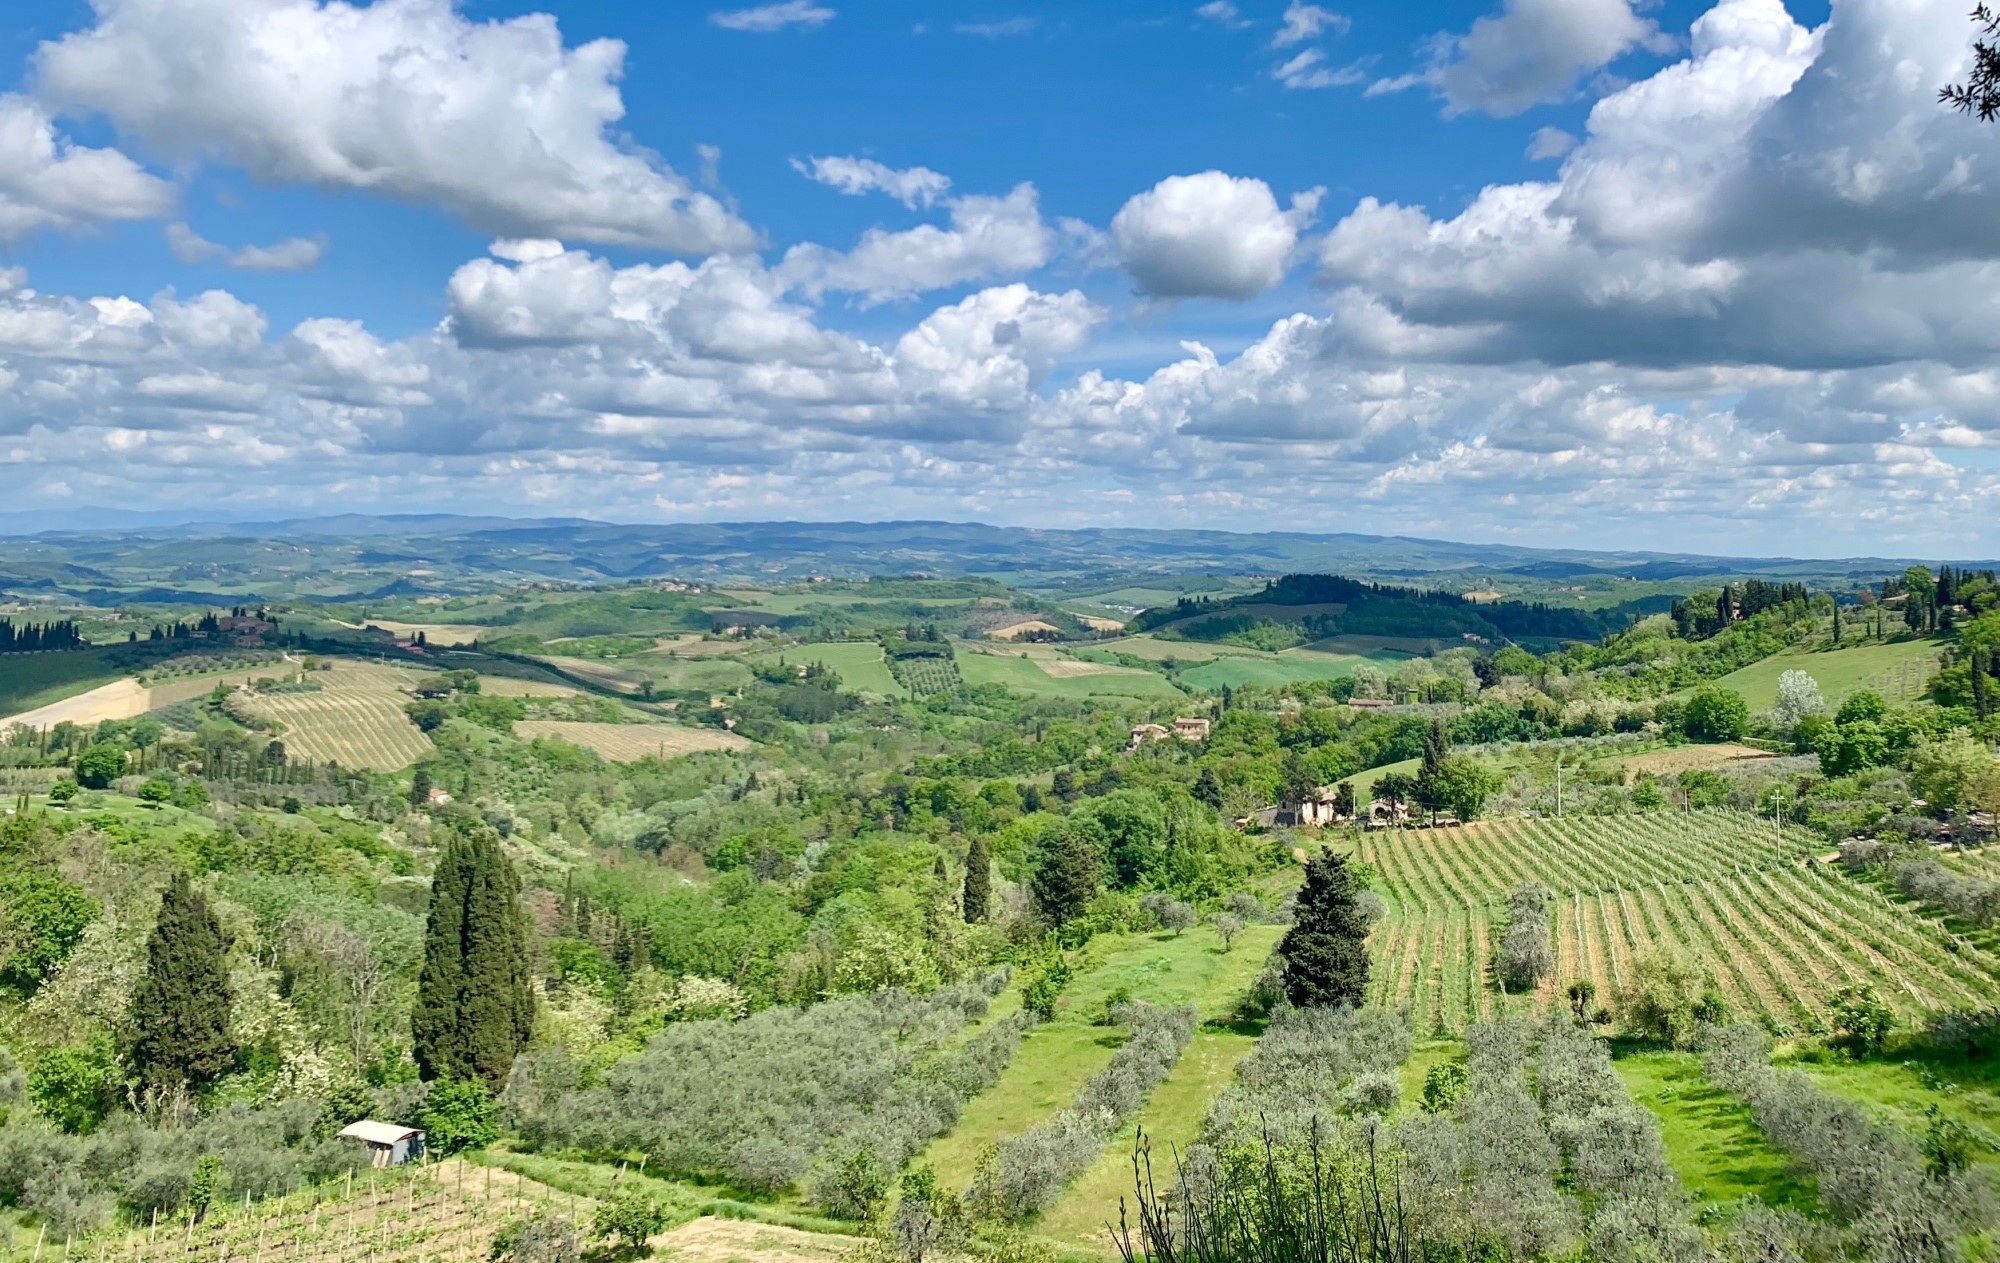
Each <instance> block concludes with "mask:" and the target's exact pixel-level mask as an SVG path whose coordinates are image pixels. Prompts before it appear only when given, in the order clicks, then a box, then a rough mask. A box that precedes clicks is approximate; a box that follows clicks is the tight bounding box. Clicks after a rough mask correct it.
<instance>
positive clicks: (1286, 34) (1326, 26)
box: [1271, 0, 1353, 48]
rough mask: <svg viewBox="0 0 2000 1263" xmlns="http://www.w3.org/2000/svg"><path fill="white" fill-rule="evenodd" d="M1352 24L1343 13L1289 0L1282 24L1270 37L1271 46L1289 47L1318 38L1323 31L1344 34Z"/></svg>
mask: <svg viewBox="0 0 2000 1263" xmlns="http://www.w3.org/2000/svg"><path fill="white" fill-rule="evenodd" d="M1352 25H1353V21H1352V19H1350V18H1348V17H1347V16H1346V15H1345V14H1340V13H1335V12H1333V11H1332V10H1331V9H1322V8H1320V7H1319V6H1318V5H1316V4H1305V3H1303V2H1302V0H1291V2H1290V3H1289V4H1287V5H1286V6H1285V17H1284V25H1282V26H1280V27H1279V28H1278V33H1277V34H1276V35H1273V36H1272V37H1271V47H1273V48H1291V47H1293V46H1294V45H1297V44H1303V43H1305V42H1306V41H1307V40H1312V39H1318V38H1319V37H1320V34H1321V33H1322V32H1324V31H1332V32H1333V33H1334V34H1335V35H1341V34H1345V33H1346V31H1347V28H1348V27H1350V26H1352Z"/></svg>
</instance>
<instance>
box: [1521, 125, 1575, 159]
mask: <svg viewBox="0 0 2000 1263" xmlns="http://www.w3.org/2000/svg"><path fill="white" fill-rule="evenodd" d="M1574 148H1576V137H1574V136H1572V135H1570V134H1569V133H1568V132H1566V131H1564V130H1563V129H1562V128H1560V127H1537V128H1536V129H1535V134H1534V135H1532V136H1530V137H1528V148H1527V152H1526V155H1525V156H1526V157H1527V159H1528V161H1530V162H1546V161H1548V160H1549V159H1550V158H1560V157H1562V156H1563V155H1564V154H1566V153H1568V152H1569V151H1570V150H1572V149H1574Z"/></svg>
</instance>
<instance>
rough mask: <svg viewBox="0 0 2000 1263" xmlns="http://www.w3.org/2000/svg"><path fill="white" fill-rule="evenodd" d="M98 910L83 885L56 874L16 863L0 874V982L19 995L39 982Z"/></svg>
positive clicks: (66, 954)
mask: <svg viewBox="0 0 2000 1263" xmlns="http://www.w3.org/2000/svg"><path fill="white" fill-rule="evenodd" d="M98 911H99V908H98V905H97V901H96V900H95V899H92V898H91V897H90V895H89V893H88V892H87V891H85V890H84V888H83V887H81V886H78V885H76V884H75V883H73V882H70V881H67V880H65V879H64V878H62V877H60V876H58V875H57V874H55V873H50V872H45V871H43V870H41V869H36V868H27V867H19V866H16V867H13V869H12V871H11V872H7V873H5V874H0V984H4V985H6V986H8V987H10V988H12V989H14V990H15V991H18V992H20V993H21V994H23V995H26V994H28V993H30V992H32V991H34V990H35V988H37V987H39V986H41V984H42V980H43V979H45V978H47V977H48V976H49V975H50V974H52V973H54V972H55V971H56V970H57V969H58V968H59V967H60V966H61V965H62V963H63V962H64V961H66V960H68V959H69V954H70V953H71V952H72V951H74V950H75V949H76V945H77V944H78V943H80V942H82V941H83V932H84V931H85V930H86V929H88V928H89V927H90V923H91V922H92V921H95V920H96V919H97V914H98Z"/></svg>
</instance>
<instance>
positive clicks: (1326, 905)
mask: <svg viewBox="0 0 2000 1263" xmlns="http://www.w3.org/2000/svg"><path fill="white" fill-rule="evenodd" d="M1357 893H1358V888H1357V887H1356V885H1355V881H1354V874H1353V873H1352V872H1350V871H1349V870H1348V867H1347V861H1346V860H1345V859H1343V858H1342V857H1340V856H1338V855H1335V854H1334V853H1333V852H1331V851H1322V852H1320V854H1319V855H1317V856H1315V857H1314V858H1313V859H1312V860H1311V861H1310V862H1309V863H1307V865H1306V883H1305V886H1304V888H1303V889H1301V890H1300V891H1299V902H1298V919H1297V920H1296V921H1294V922H1293V924H1292V928H1291V929H1290V930H1288V931H1286V932H1285V937H1284V941H1283V942H1281V943H1279V944H1278V954H1279V955H1281V956H1283V957H1284V958H1285V996H1286V998H1287V999H1289V1000H1290V1001H1291V1002H1292V1003H1293V1004H1294V1005H1296V1006H1297V1007H1299V1008H1302V1009H1303V1008H1315V1007H1318V1008H1332V1007H1334V1006H1337V1005H1343V1004H1346V1005H1353V1006H1355V1007H1357V1008H1358V1007H1360V1005H1361V1002H1362V1000H1363V999H1364V998H1366V996H1367V992H1368V949H1367V947H1366V945H1365V943H1364V941H1363V940H1365V939H1366V938H1367V937H1368V923H1367V922H1366V921H1365V920H1364V919H1363V918H1362V915H1361V910H1360V909H1359V908H1357V907H1355V904H1354V897H1355V895H1356V894H1357Z"/></svg>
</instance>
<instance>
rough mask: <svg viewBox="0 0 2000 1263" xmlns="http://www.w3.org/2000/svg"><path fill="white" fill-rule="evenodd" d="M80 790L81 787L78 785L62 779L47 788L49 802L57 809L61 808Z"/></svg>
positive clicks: (66, 778) (65, 778) (67, 779)
mask: <svg viewBox="0 0 2000 1263" xmlns="http://www.w3.org/2000/svg"><path fill="white" fill-rule="evenodd" d="M81 789H82V786H80V785H78V784H77V783H76V782H75V781H73V780H70V779H69V778H68V777H64V778H63V779H62V780H59V781H57V782H56V783H55V784H53V785H51V786H49V801H50V802H52V803H54V804H55V805H56V806H58V807H60V806H63V805H64V804H65V803H68V802H69V801H70V800H71V799H72V798H75V797H76V796H77V793H78V792H79V791H80V790H81Z"/></svg>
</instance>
